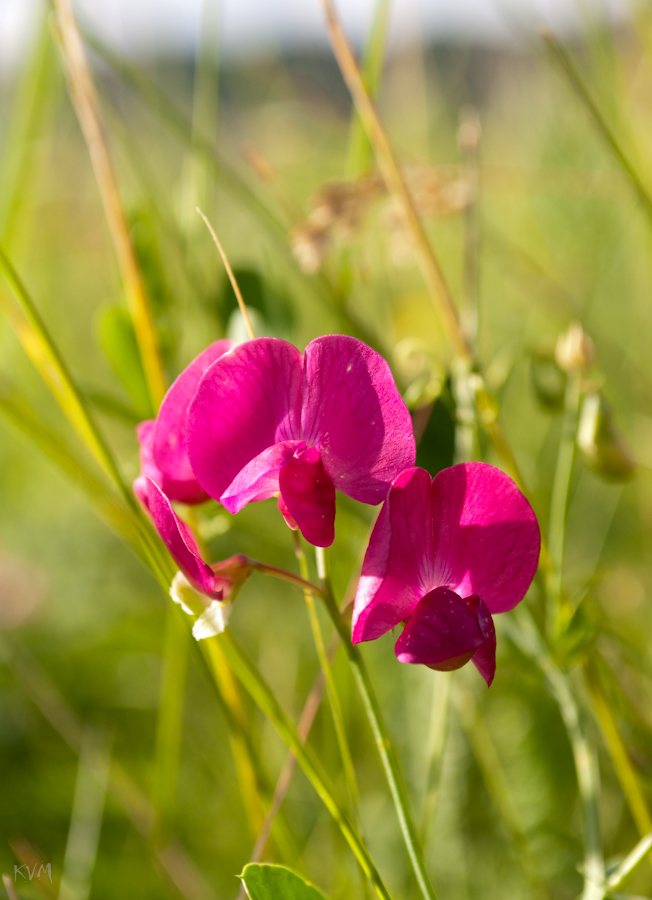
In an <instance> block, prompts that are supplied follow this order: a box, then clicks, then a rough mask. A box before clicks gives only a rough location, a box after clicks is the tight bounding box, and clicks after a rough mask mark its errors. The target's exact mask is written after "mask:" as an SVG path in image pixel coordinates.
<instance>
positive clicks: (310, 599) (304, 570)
mask: <svg viewBox="0 0 652 900" xmlns="http://www.w3.org/2000/svg"><path fill="white" fill-rule="evenodd" d="M292 536H293V538H294V552H295V554H296V557H297V560H298V561H299V568H300V569H301V575H302V577H303V579H304V580H305V581H306V582H308V581H309V578H310V572H309V571H308V562H307V560H306V555H305V553H304V552H303V547H302V546H301V536H300V535H299V532H298V531H293V532H292ZM319 593H320V595H323V592H322V591H320V592H319ZM304 597H305V599H306V606H307V607H308V616H309V618H310V627H311V628H312V636H313V639H314V641H315V648H316V650H317V656H318V658H319V665H320V666H321V670H322V672H323V673H324V680H325V682H326V690H327V692H328V702H329V703H330V707H331V713H332V716H333V724H334V725H335V734H336V735H337V743H338V746H339V748H340V755H341V757H342V766H343V767H344V778H345V781H346V788H347V791H348V794H349V800H350V802H351V811H352V813H353V817H354V819H356V821H357V814H356V810H357V806H358V796H359V792H358V782H357V780H356V777H355V769H354V768H353V759H352V757H351V750H350V748H349V742H348V739H347V736H346V729H345V727H344V716H343V715H342V705H341V704H340V698H339V696H338V693H337V687H336V686H335V679H334V677H333V669H332V668H331V664H330V662H329V659H328V652H327V650H326V645H325V643H324V635H323V633H322V630H321V625H320V624H319V616H318V615H317V608H316V606H315V596H314V594H313V593H312V591H311V590H310V589H309V588H306V589H304Z"/></svg>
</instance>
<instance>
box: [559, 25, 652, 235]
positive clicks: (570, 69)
mask: <svg viewBox="0 0 652 900" xmlns="http://www.w3.org/2000/svg"><path fill="white" fill-rule="evenodd" d="M542 37H543V40H544V42H545V44H546V47H547V48H548V50H549V51H550V55H551V56H552V58H553V59H554V61H555V62H556V63H557V65H558V66H559V68H560V69H561V71H562V72H563V73H564V75H565V76H566V78H567V79H568V82H569V83H570V85H571V87H572V88H573V90H574V91H575V93H576V95H577V96H578V98H579V99H580V101H581V102H582V104H583V105H584V107H585V109H586V110H587V111H588V113H589V115H590V116H591V118H592V119H593V122H594V123H595V125H596V127H597V129H598V131H599V132H600V134H601V135H602V137H603V139H604V140H605V142H606V143H607V144H608V145H609V147H610V149H611V151H612V152H613V154H614V156H615V157H616V159H617V160H618V162H619V163H620V165H621V166H622V167H623V170H624V171H625V174H626V175H627V177H628V178H629V180H630V182H631V184H632V187H633V188H634V190H635V192H636V194H637V196H638V199H639V200H640V201H641V203H642V205H643V209H644V211H645V213H646V215H647V217H648V218H649V219H650V221H652V194H650V191H649V189H648V188H647V186H646V185H645V183H644V182H643V179H642V178H641V176H640V175H639V174H638V172H637V171H636V168H635V166H634V164H633V163H632V161H631V160H630V159H629V157H628V156H627V154H626V153H625V151H624V150H623V148H622V147H621V145H620V142H619V140H618V138H617V137H616V135H615V134H614V132H613V130H612V128H611V127H610V126H609V124H608V123H607V120H606V119H605V117H604V116H603V115H602V112H601V110H600V107H599V106H598V104H597V103H596V101H595V100H594V99H593V97H592V96H591V93H590V92H589V89H588V88H587V86H586V85H585V84H584V81H583V80H582V78H581V76H580V74H579V72H578V71H577V69H576V68H575V66H574V64H573V62H572V60H571V58H570V56H569V54H568V53H567V51H566V49H565V48H564V47H563V46H562V44H561V43H560V42H559V41H558V40H557V38H556V37H555V35H554V34H552V32H550V31H545V32H544V33H543V35H542Z"/></svg>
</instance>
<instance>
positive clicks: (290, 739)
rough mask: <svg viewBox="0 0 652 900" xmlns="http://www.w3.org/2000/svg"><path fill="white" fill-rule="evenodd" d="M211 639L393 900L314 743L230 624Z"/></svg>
mask: <svg viewBox="0 0 652 900" xmlns="http://www.w3.org/2000/svg"><path fill="white" fill-rule="evenodd" d="M208 640H210V641H215V640H219V641H220V642H221V643H222V645H223V648H224V654H225V656H226V657H227V659H228V661H229V663H230V665H231V668H232V669H233V672H234V673H235V675H236V676H237V677H238V678H239V680H240V681H241V683H242V685H243V686H244V687H245V689H246V690H247V691H248V692H249V694H250V695H251V697H252V699H253V700H254V702H255V703H256V704H257V705H258V707H259V708H260V710H261V711H262V712H263V713H264V714H265V715H266V716H267V717H268V718H269V719H270V721H271V722H272V723H273V725H274V726H275V727H276V730H277V731H278V733H279V735H280V737H281V738H282V739H283V740H284V741H285V743H286V744H287V746H288V747H290V748H291V749H292V750H293V751H294V754H295V756H296V758H297V762H298V763H299V765H300V766H301V768H302V770H303V772H304V774H305V775H306V776H307V778H308V780H309V781H310V783H311V784H312V786H313V787H314V788H315V790H316V791H317V794H318V795H319V797H320V798H321V800H322V802H323V804H324V806H325V807H326V809H327V810H328V812H329V813H330V814H331V816H332V817H333V819H334V820H335V822H336V824H337V825H338V827H339V829H340V831H341V833H342V835H343V837H344V839H345V840H346V842H347V843H348V845H349V847H350V848H351V850H352V851H353V853H354V855H355V857H356V859H357V860H358V862H359V863H360V865H361V867H362V869H363V871H364V873H365V875H366V876H367V878H368V879H369V880H370V881H371V883H372V885H373V887H374V890H375V891H376V894H377V895H378V896H379V897H380V898H381V900H390V895H389V893H388V891H387V888H386V887H385V885H384V884H383V880H382V878H381V877H380V874H379V873H378V870H377V869H376V866H375V864H374V862H373V860H372V859H371V856H370V855H369V851H368V850H367V847H366V845H365V843H364V841H363V840H362V838H361V837H360V835H359V834H358V831H357V829H356V827H355V825H354V824H353V822H352V821H351V819H350V818H349V816H348V814H347V813H346V812H345V810H344V809H343V808H342V807H341V805H340V804H339V802H338V800H337V799H336V797H335V794H334V792H333V788H332V787H331V785H330V784H329V779H328V776H327V775H326V773H325V772H324V770H323V768H322V765H321V763H320V762H319V760H318V759H317V757H316V756H315V754H314V753H313V751H312V750H311V749H310V747H304V746H303V744H302V743H301V739H300V737H299V734H298V733H297V730H296V727H295V726H294V725H293V724H292V722H291V721H290V719H289V718H288V717H287V716H286V714H285V713H284V712H283V710H282V709H281V706H280V704H279V702H278V700H277V699H276V697H275V696H274V693H273V691H272V690H271V688H270V687H269V685H268V684H267V683H266V682H265V680H264V678H263V676H262V675H261V674H260V672H259V671H258V669H257V668H256V666H255V665H254V663H253V662H252V661H251V660H250V659H249V658H248V657H247V655H246V654H245V653H244V651H243V650H242V649H241V648H240V646H239V645H238V644H237V642H236V640H235V638H234V637H233V635H232V633H231V631H230V629H228V628H227V629H226V631H225V632H224V633H223V634H221V635H220V636H219V638H209V639H208Z"/></svg>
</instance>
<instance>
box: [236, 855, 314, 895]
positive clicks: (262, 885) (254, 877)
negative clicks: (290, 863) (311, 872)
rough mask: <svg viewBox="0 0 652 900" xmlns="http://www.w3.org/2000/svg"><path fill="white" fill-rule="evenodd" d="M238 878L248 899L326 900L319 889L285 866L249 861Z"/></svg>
mask: <svg viewBox="0 0 652 900" xmlns="http://www.w3.org/2000/svg"><path fill="white" fill-rule="evenodd" d="M240 878H241V879H242V881H243V882H244V886H245V889H246V891H247V895H248V896H249V898H250V900H326V898H325V897H324V895H323V894H322V892H321V891H319V890H317V888H316V887H314V886H313V885H312V884H309V883H308V882H307V881H304V880H303V878H301V876H300V875H297V873H296V872H293V871H292V869H286V868H285V866H274V865H270V864H268V863H263V864H259V863H249V865H248V866H245V868H244V871H243V873H242V875H240Z"/></svg>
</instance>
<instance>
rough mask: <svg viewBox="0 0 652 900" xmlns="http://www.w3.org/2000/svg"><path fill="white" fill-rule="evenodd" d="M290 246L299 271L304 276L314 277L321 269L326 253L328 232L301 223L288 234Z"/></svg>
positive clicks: (307, 223) (306, 223) (324, 229)
mask: <svg viewBox="0 0 652 900" xmlns="http://www.w3.org/2000/svg"><path fill="white" fill-rule="evenodd" d="M290 245H291V247H292V253H293V254H294V258H295V259H296V261H297V262H298V264H299V268H300V269H301V271H302V272H305V273H306V275H315V274H316V273H317V272H319V270H320V269H321V267H322V264H323V262H324V258H325V256H326V253H327V252H328V246H329V239H328V231H327V229H326V228H321V227H317V226H315V225H311V224H310V223H309V222H303V223H302V224H301V225H297V226H296V227H295V228H293V229H292V231H291V232H290Z"/></svg>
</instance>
